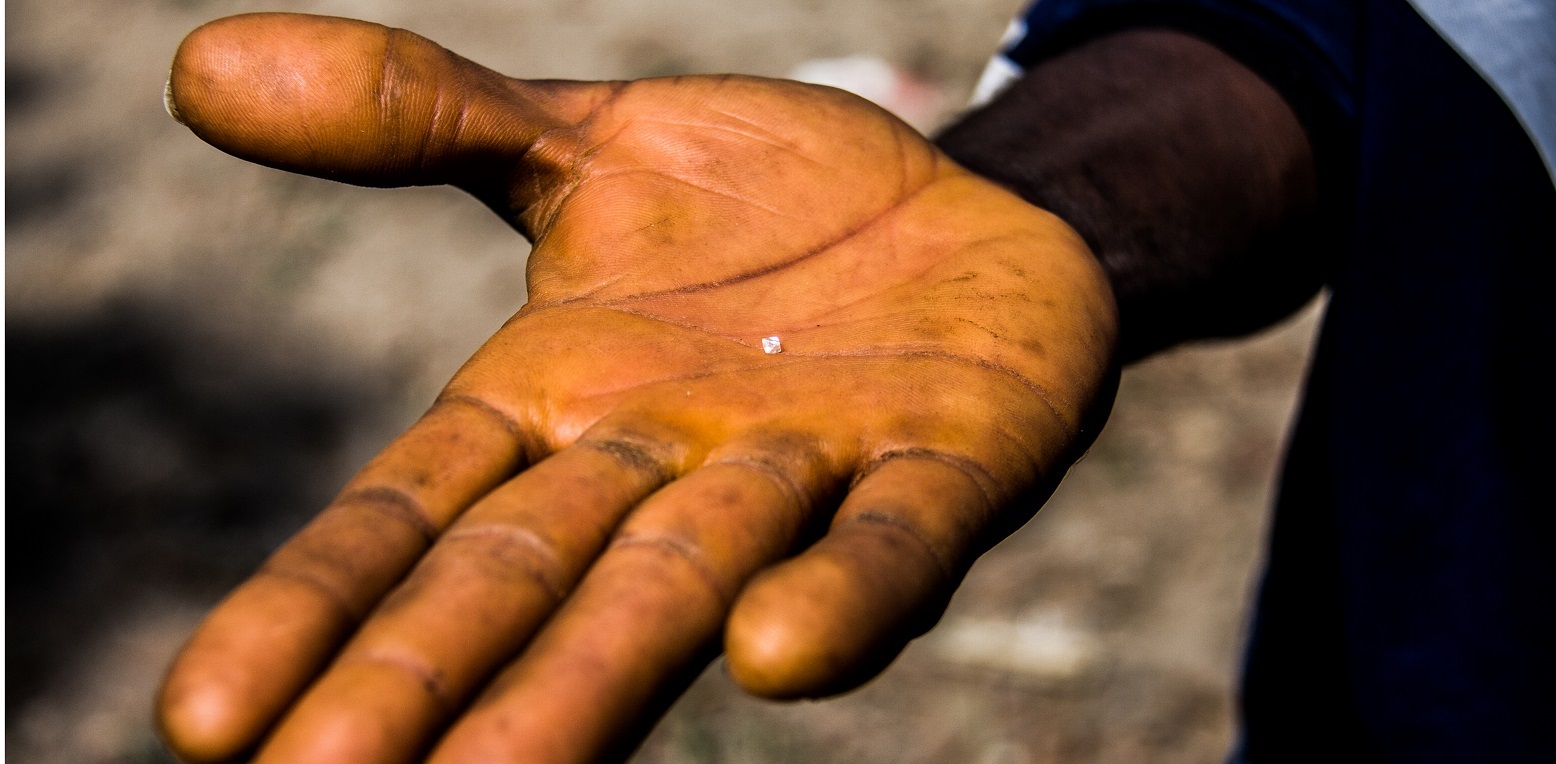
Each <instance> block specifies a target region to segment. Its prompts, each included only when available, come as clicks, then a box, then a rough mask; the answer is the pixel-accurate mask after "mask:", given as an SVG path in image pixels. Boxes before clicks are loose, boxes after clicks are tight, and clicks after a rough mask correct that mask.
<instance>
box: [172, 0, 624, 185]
mask: <svg viewBox="0 0 1556 764" xmlns="http://www.w3.org/2000/svg"><path fill="white" fill-rule="evenodd" d="M610 90H611V89H610V87H609V86H608V85H604V84H600V83H581V82H563V81H536V82H525V81H521V80H514V79H510V78H507V77H504V76H502V75H500V74H498V73H496V72H493V71H491V70H490V69H487V68H485V67H482V66H480V65H478V64H475V63H473V62H471V61H469V60H467V59H464V58H461V57H459V56H457V55H455V54H453V53H451V52H449V51H448V50H446V49H444V48H442V47H440V46H439V45H437V44H436V43H434V42H432V41H431V40H428V39H426V38H424V37H421V36H419V35H416V34H413V33H411V32H407V31H405V30H403V29H394V28H391V27H386V26H382V25H379V24H372V23H368V22H365V21H354V20H351V19H341V18H333V17H328V16H308V15H302V14H291V13H256V14H246V15H241V16H230V17H228V18H224V19H218V20H216V21H213V22H210V23H208V24H206V25H204V26H202V27H200V28H199V29H196V30H195V31H194V32H191V33H190V34H189V36H188V37H186V38H185V39H184V41H183V43H182V44H181V45H179V48H178V53H177V54H176V55H175V57H174V59H173V70H172V73H171V74H170V75H169V79H168V90H167V102H168V111H169V113H171V114H172V115H173V117H174V118H175V119H177V120H178V121H179V122H182V123H183V124H185V125H187V126H188V127H189V128H190V129H191V130H193V131H194V132H195V134H196V135H198V136H200V138H202V139H203V140H205V141H207V142H208V143H210V144H212V145H213V146H216V147H217V148H219V149H221V150H223V151H225V152H227V153H229V154H232V155H234V156H237V157H240V158H242V159H247V160H249V161H252V162H257V163H259V164H263V165H267V166H270V167H276V168H279V169H283V170H289V171H292V172H299V173H304V174H307V175H315V176H319V177H323V178H329V179H332V180H338V181H343V182H346V183H354V184H357V185H364V186H407V185H432V184H438V183H453V184H456V185H460V186H463V187H466V188H467V189H470V190H472V191H477V195H478V196H488V194H490V193H497V194H499V195H501V196H506V197H511V196H514V195H517V196H519V197H522V196H525V195H526V194H524V193H522V191H520V190H519V189H518V188H517V187H515V188H512V189H510V188H509V187H510V186H516V185H530V184H528V183H520V181H521V179H522V178H523V177H524V176H528V175H535V174H540V175H545V174H547V172H548V171H550V170H555V169H557V165H558V164H559V160H560V158H559V157H555V156H549V157H548V155H547V154H548V152H537V153H538V154H541V156H526V154H527V152H529V149H530V147H531V146H532V145H533V144H534V143H535V141H536V139H537V138H539V136H541V135H542V134H543V133H545V132H546V131H547V130H551V129H554V128H557V127H565V126H569V125H573V124H577V123H578V122H581V121H582V120H584V119H585V118H586V117H587V116H588V114H589V113H590V112H591V110H592V109H593V108H594V106H595V105H596V104H598V103H600V102H601V101H602V100H604V99H605V98H607V97H608V95H609V93H610ZM548 159H550V160H551V161H550V166H547V161H548ZM516 173H522V174H523V175H520V174H516ZM542 180H543V179H542ZM478 189H479V191H478ZM488 201H489V202H495V201H499V200H497V199H488ZM500 201H501V202H502V203H503V206H510V205H517V206H520V207H522V206H527V202H528V200H526V199H523V198H503V199H501V200H500Z"/></svg>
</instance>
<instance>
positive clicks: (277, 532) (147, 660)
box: [5, 0, 1317, 764]
mask: <svg viewBox="0 0 1556 764" xmlns="http://www.w3.org/2000/svg"><path fill="white" fill-rule="evenodd" d="M1019 5H1020V2H1019V0H964V1H960V2H959V1H957V0H832V1H830V2H823V0H774V1H772V2H747V1H745V0H739V1H736V0H727V1H724V2H720V1H719V0H659V1H657V2H651V1H649V0H573V1H572V2H563V1H562V0H515V1H513V2H490V1H484V0H458V1H448V2H440V3H426V2H420V3H419V2H411V1H410V0H383V1H380V2H373V1H370V0H334V1H330V2H323V1H321V2H278V3H269V4H263V5H261V4H256V3H249V2H221V1H218V0H79V1H78V2H71V3H50V2H44V1H43V0H13V1H12V2H9V3H7V4H6V10H5V13H6V17H5V18H6V64H5V65H6V70H5V83H6V205H5V209H6V281H5V299H6V340H7V347H6V361H7V363H8V374H7V380H6V381H7V400H6V417H7V426H6V474H7V478H6V481H7V482H6V494H7V496H6V498H7V502H6V526H7V528H6V529H7V534H6V538H7V540H6V555H7V563H6V569H7V574H8V584H7V593H6V595H7V603H6V615H7V626H6V640H7V647H6V650H7V654H6V669H7V672H6V673H7V676H6V754H7V758H8V759H9V760H10V761H13V762H18V764H21V763H25V762H36V763H37V764H51V763H53V762H61V763H64V762H70V763H73V764H95V763H98V762H103V763H107V762H164V761H168V760H169V759H168V758H167V755H166V754H165V753H163V752H162V750H161V748H160V746H159V745H158V744H157V742H156V740H155V737H154V736H153V734H152V732H151V730H150V725H149V721H148V719H149V714H150V702H151V695H152V693H153V691H154V688H155V684H156V681H157V678H158V676H159V674H160V672H161V671H162V669H163V667H164V666H165V665H166V662H167V660H168V658H169V657H170V656H171V654H172V652H173V651H174V650H176V649H177V647H178V645H179V643H180V642H181V640H182V639H183V638H184V636H185V635H186V634H187V633H188V630H189V629H190V628H191V627H192V626H193V624H194V623H195V622H196V620H197V619H198V617H199V614H200V613H201V612H202V611H203V610H204V609H206V608H208V607H209V606H210V605H211V604H212V603H213V602H214V601H215V599H216V598H217V597H219V596H220V594H221V593H222V591H224V590H225V589H226V588H227V587H229V586H231V585H232V584H234V583H235V582H236V581H238V580H240V579H241V577H242V576H243V575H244V573H245V572H247V571H248V570H250V569H252V568H253V567H254V566H255V565H256V564H257V563H258V562H259V560H260V559H261V558H262V557H263V555H264V554H265V552H266V550H268V549H269V548H271V547H272V546H273V545H274V544H275V543H277V542H278V541H279V540H281V539H283V538H284V537H285V536H286V535H287V534H288V533H290V532H291V531H292V530H294V529H295V528H296V527H298V526H299V525H300V524H301V523H302V522H303V521H304V520H305V519H306V518H307V516H308V515H309V514H310V513H311V512H312V511H313V510H314V509H316V508H317V507H319V506H322V504H323V502H325V501H327V499H328V497H329V495H330V494H331V492H332V489H333V488H334V487H335V486H338V485H339V484H340V483H341V482H342V481H343V480H344V479H345V478H346V477H347V476H348V475H349V474H350V473H351V471H352V470H353V469H354V468H355V466H357V465H359V464H360V463H362V462H363V461H364V460H365V459H366V458H367V457H368V456H369V455H371V453H372V452H373V451H374V450H375V449H376V448H377V447H378V446H379V445H381V444H382V443H384V442H386V441H387V439H388V438H389V437H391V436H392V435H393V434H394V432H396V431H397V430H398V429H400V428H402V427H404V426H405V425H406V424H407V423H409V422H410V421H411V420H412V419H413V418H414V417H415V416H416V415H417V414H418V413H419V412H420V410H421V409H422V408H424V407H425V406H426V405H427V403H429V402H430V400H431V398H432V396H433V395H434V394H435V393H436V391H437V389H438V387H439V386H440V384H441V383H442V382H443V381H444V380H445V379H447V377H448V376H449V375H450V374H451V373H452V372H453V370H454V369H455V368H456V367H457V366H458V364H459V363H460V362H461V361H462V360H463V359H464V358H465V357H466V356H467V355H468V354H469V353H470V352H471V351H472V350H473V349H474V348H475V347H476V346H477V345H478V344H479V343H480V342H481V340H482V339H484V338H485V337H486V336H487V335H488V334H489V333H490V332H491V331H492V330H494V329H495V328H496V327H497V326H498V325H499V324H500V323H501V322H502V321H503V320H504V319H505V318H507V316H508V315H510V314H511V313H512V312H513V311H514V310H516V309H517V308H518V306H519V305H520V304H522V301H523V299H524V287H523V268H524V257H525V253H526V250H527V247H526V245H525V244H524V242H523V241H522V239H520V238H519V237H517V236H515V235H514V234H512V233H511V232H510V231H509V230H508V229H507V228H506V227H505V226H504V225H503V224H502V223H500V222H499V221H497V220H496V219H494V218H492V217H491V216H490V215H489V214H488V213H487V212H486V211H485V210H484V209H482V208H481V207H480V206H479V205H477V204H475V203H473V202H471V201H470V200H468V199H466V198H463V197H462V196H461V195H460V194H458V193H456V192H452V191H449V190H446V189H419V190H407V191H394V192H382V191H366V190H362V189H356V188H349V187H344V186H339V185H334V184H330V183H326V182H322V181H314V180H309V179H303V178H295V177H290V176H286V175H283V174H281V173H276V172H272V171H268V170H264V169H260V168H256V167H251V166H247V165H245V164H243V163H242V162H239V161H237V160H234V159H231V158H229V157H227V156H225V155H223V154H221V153H219V152H217V151H215V150H213V149H211V148H209V147H207V146H205V145H203V144H201V143H200V142H199V141H197V140H196V139H194V138H193V137H192V136H191V135H189V134H188V133H187V132H186V131H185V130H183V129H182V128H180V127H179V126H178V125H176V124H174V123H173V122H172V121H171V120H169V119H168V118H167V117H166V115H165V114H163V111H162V103H161V90H162V83H163V79H164V77H165V75H166V71H167V62H168V60H169V58H170V56H171V54H172V51H173V49H174V48H175V46H176V45H177V43H178V40H179V39H180V38H181V37H182V36H183V34H184V33H186V32H187V31H188V30H190V29H192V28H193V27H194V26H196V25H198V24H199V23H200V22H202V21H205V20H208V19H211V18H215V17H218V16H222V15H227V14H230V13H237V12H243V11H250V10H294V11H305V12H314V13H328V14H335V15H349V16H358V17H363V18H368V19H372V20H375V21H380V22H384V23H388V24H393V25H397V26H404V27H407V28H410V29H413V30H416V31H418V32H421V33H423V34H425V35H427V36H429V37H432V38H433V39H436V40H439V41H440V42H442V43H444V44H446V45H448V46H449V47H452V48H454V49H456V50H458V51H460V52H461V53H463V54H465V55H467V56H469V57H471V58H473V59H475V60H477V61H481V62H483V63H485V64H487V65H489V66H492V67H493V68H496V69H499V70H502V71H505V72H507V73H509V74H515V75H521V76H537V77H566V78H630V77H642V76H652V75H663V74H672V73H685V72H725V71H730V72H745V73H752V74H760V75H769V76H782V75H783V74H785V73H786V72H788V71H789V70H790V69H791V68H792V67H794V66H795V65H796V64H798V63H800V62H801V61H804V60H807V59H812V58H818V57H837V56H844V55H850V54H856V53H866V54H871V55H876V56H880V57H882V58H884V59H886V60H888V61H891V62H893V63H894V64H897V65H898V66H901V67H903V68H905V69H908V70H911V71H913V72H915V73H916V74H917V75H918V76H920V77H922V78H923V79H925V80H927V81H929V82H931V83H933V84H935V85H936V86H937V87H939V88H940V89H941V91H942V92H943V93H944V94H945V105H946V108H945V110H944V111H945V114H944V115H943V117H942V118H949V116H950V114H951V112H952V111H953V110H954V106H955V105H956V104H959V103H961V102H963V101H964V100H965V97H966V94H967V93H968V92H970V90H971V86H972V83H973V81H974V80H975V78H976V76H977V74H978V72H979V70H980V69H981V68H982V65H983V62H984V61H985V60H986V58H987V57H988V55H989V53H990V51H992V49H993V48H994V46H995V42H996V40H997V39H998V37H999V35H1000V33H1001V32H1002V30H1003V28H1004V26H1005V23H1006V21H1007V20H1008V19H1009V17H1011V16H1012V15H1013V14H1014V13H1015V12H1016V11H1017V10H1018V6H1019ZM1316 310H1317V309H1316V308H1310V309H1309V310H1308V311H1306V312H1304V314H1303V315H1302V316H1300V317H1298V318H1297V319H1295V320H1293V321H1291V322H1289V323H1288V324H1286V325H1285V326H1283V327H1281V328H1279V329H1278V330H1276V331H1273V332H1269V333H1266V334H1264V335H1262V336H1260V337H1257V338H1254V339H1251V340H1245V341H1240V342H1235V343H1219V344H1215V345H1208V346H1201V347H1196V348H1192V349H1185V350H1179V351H1175V352H1172V353H1169V354H1166V355H1163V356H1161V357H1158V358H1155V359H1153V360H1150V361H1148V362H1146V363H1143V364H1140V365H1139V366H1137V367H1135V368H1133V369H1131V370H1129V371H1128V372H1127V373H1126V375H1125V378H1124V382H1123V389H1122V390H1121V392H1120V394H1119V404H1118V407H1117V409H1116V411H1115V413H1114V415H1113V420H1112V422H1111V423H1110V424H1109V426H1108V428H1107V430H1106V431H1105V433H1104V435H1103V437H1102V439H1101V441H1100V442H1099V443H1098V444H1097V445H1096V447H1095V448H1094V449H1093V450H1092V452H1091V453H1090V454H1089V455H1088V457H1087V458H1086V459H1085V460H1083V461H1082V462H1081V463H1080V464H1079V465H1078V466H1077V467H1075V469H1074V470H1073V471H1072V473H1071V476H1070V478H1069V480H1068V481H1067V482H1066V484H1065V485H1064V486H1063V488H1062V489H1061V490H1060V491H1059V493H1058V494H1057V495H1056V496H1055V497H1054V498H1053V500H1052V501H1050V503H1049V505H1048V506H1047V507H1046V508H1045V509H1044V510H1043V511H1042V512H1041V513H1040V514H1039V515H1038V516H1037V518H1036V519H1035V520H1034V521H1033V522H1031V523H1030V524H1028V526H1027V527H1026V528H1024V529H1023V530H1021V531H1020V532H1018V533H1017V534H1016V535H1015V536H1013V537H1011V538H1010V539H1009V540H1007V541H1006V542H1005V543H1004V544H1002V545H1000V546H999V547H998V548H996V549H995V550H994V551H992V552H991V553H990V554H988V555H987V556H986V557H985V558H984V559H983V560H982V561H981V562H980V563H979V564H978V565H977V566H976V567H975V568H974V570H973V572H972V575H971V576H970V578H969V579H968V581H967V583H966V585H965V586H964V587H963V588H962V590H961V591H960V593H959V594H958V596H957V597H956V599H955V600H954V602H953V603H952V606H951V608H950V611H949V612H948V613H947V615H946V617H945V619H944V620H943V621H942V624H941V626H940V627H939V628H937V629H936V630H935V631H934V632H932V633H931V634H930V635H929V636H927V637H925V638H923V639H921V640H919V641H918V642H916V643H914V644H913V645H912V646H910V648H909V649H908V650H907V652H906V653H905V654H904V655H903V657H902V658H901V659H899V660H898V661H897V662H896V663H895V664H894V665H893V666H892V667H891V668H890V669H889V670H888V671H887V672H886V673H885V674H884V675H883V676H882V677H881V678H880V679H878V680H876V681H875V682H873V683H871V684H869V685H867V686H866V687H865V688H863V689H862V690H859V691H857V692H854V693H852V694H850V695H847V696H844V697H842V698H838V699H834V700H828V701H823V702H813V703H799V704H774V703H768V702H762V701H757V700H753V699H751V698H747V697H744V696H742V695H741V694H740V693H739V692H738V691H736V690H734V689H733V688H732V687H731V685H730V684H729V682H728V681H726V680H725V679H724V677H723V676H722V674H721V673H720V672H719V670H718V669H717V666H716V665H715V667H714V668H713V669H711V670H709V671H708V672H707V673H706V674H705V675H704V676H703V677H702V678H701V679H700V680H699V681H698V682H697V684H695V685H694V686H693V688H692V689H691V691H690V692H689V693H688V694H687V695H686V696H685V697H684V698H683V699H682V701H681V702H680V703H679V704H678V705H677V706H676V707H675V708H674V709H673V710H672V711H671V712H670V714H669V715H668V716H667V717H666V719H665V720H664V721H663V722H662V723H661V724H660V725H659V726H658V727H657V728H656V730H655V732H654V733H653V735H652V736H651V737H650V739H649V740H648V742H647V743H646V744H645V745H644V747H643V748H642V750H641V751H640V753H639V754H638V756H637V758H636V761H638V762H641V763H642V764H650V763H653V764H660V763H664V764H669V763H671V762H674V763H677V764H680V763H691V762H699V763H701V762H751V763H753V764H765V763H768V762H771V763H774V764H776V763H778V762H807V763H808V762H859V763H868V762H904V763H913V762H971V763H974V764H1046V763H1047V762H1211V761H1216V760H1218V759H1219V758H1220V757H1221V756H1222V755H1223V754H1224V752H1225V750H1226V748H1227V746H1228V745H1229V744H1230V741H1231V739H1232V735H1233V701H1232V697H1233V687H1234V682H1235V676H1236V668H1237V663H1238V652H1239V648H1240V643H1241V640H1242V635H1243V629H1244V620H1245V616H1246V611H1247V603H1248V600H1249V595H1250V592H1251V589H1252V586H1253V584H1254V581H1255V577H1256V571H1257V566H1258V562H1259V559H1260V557H1261V555H1262V549H1263V534H1264V530H1265V525H1266V518H1267V514H1268V513H1267V504H1268V501H1269V495H1270V492H1271V485H1272V480H1273V476H1274V474H1275V469H1276V465H1277V463H1278V460H1279V455H1280V452H1281V449H1282V443H1283V438H1284V435H1283V433H1284V428H1285V425H1286V422H1287V420H1288V418H1289V415H1290V412H1291V409H1292V406H1293V401H1294V396H1295V393H1296V390H1297V387H1298V384H1299V382H1300V377H1301V374H1302V371H1303V368H1304V365H1305V362H1306V361H1305V359H1306V351H1307V347H1308V344H1309V342H1310V339H1311V334H1312V331H1313V326H1314V317H1315V315H1316Z"/></svg>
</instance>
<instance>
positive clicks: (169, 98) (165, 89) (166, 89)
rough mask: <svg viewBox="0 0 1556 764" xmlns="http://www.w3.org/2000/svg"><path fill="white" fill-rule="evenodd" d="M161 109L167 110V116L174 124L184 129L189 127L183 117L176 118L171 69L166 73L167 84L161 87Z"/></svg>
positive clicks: (176, 109)
mask: <svg viewBox="0 0 1556 764" xmlns="http://www.w3.org/2000/svg"><path fill="white" fill-rule="evenodd" d="M162 108H163V109H166V110H167V115H168V116H169V117H172V118H173V121H174V122H177V123H178V124H180V125H183V126H184V127H188V126H189V124H188V123H187V122H185V121H184V118H183V117H180V116H178V107H177V106H174V105H173V70H171V69H169V70H168V73H167V82H166V83H165V84H164V85H163V86H162Z"/></svg>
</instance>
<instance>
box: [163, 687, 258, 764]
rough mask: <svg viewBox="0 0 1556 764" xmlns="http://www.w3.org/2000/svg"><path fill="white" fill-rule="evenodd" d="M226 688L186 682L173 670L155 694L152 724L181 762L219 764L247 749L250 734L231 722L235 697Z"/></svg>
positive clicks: (234, 715)
mask: <svg viewBox="0 0 1556 764" xmlns="http://www.w3.org/2000/svg"><path fill="white" fill-rule="evenodd" d="M226 689H227V688H224V687H220V686H216V685H210V684H201V683H192V682H189V681H187V678H186V677H182V676H180V675H179V674H178V673H177V672H176V671H175V673H174V674H173V675H171V676H170V677H169V678H168V680H167V682H166V683H164V684H163V686H162V689H161V691H160V692H159V693H158V695H157V704H156V718H155V723H156V727H157V732H158V734H159V735H160V736H161V738H162V742H163V743H164V744H165V745H166V746H167V747H168V749H169V750H171V751H172V752H173V754H174V755H175V756H177V757H178V759H179V760H180V761H186V762H190V763H191V764H218V763H219V762H226V761H233V760H235V759H237V758H239V756H240V755H241V754H242V753H244V751H245V750H246V749H247V748H248V746H249V744H250V741H249V739H248V738H249V736H248V735H247V734H246V733H245V732H244V730H242V729H241V726H240V725H238V724H235V723H234V720H235V719H236V717H237V715H238V714H237V713H235V712H236V710H237V709H236V703H235V702H234V701H235V698H233V697H232V695H231V693H229V692H226Z"/></svg>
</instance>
